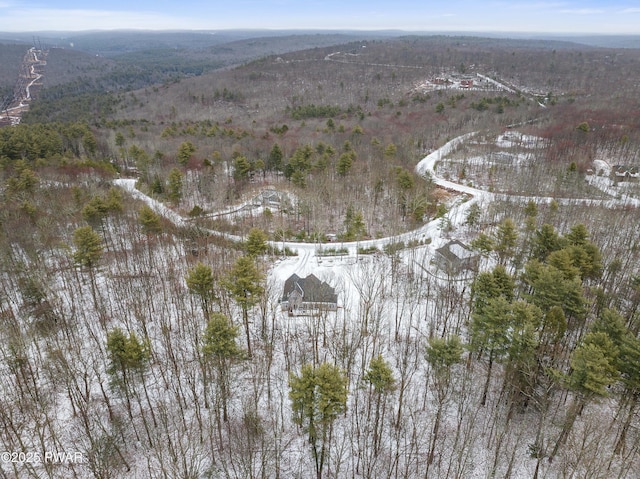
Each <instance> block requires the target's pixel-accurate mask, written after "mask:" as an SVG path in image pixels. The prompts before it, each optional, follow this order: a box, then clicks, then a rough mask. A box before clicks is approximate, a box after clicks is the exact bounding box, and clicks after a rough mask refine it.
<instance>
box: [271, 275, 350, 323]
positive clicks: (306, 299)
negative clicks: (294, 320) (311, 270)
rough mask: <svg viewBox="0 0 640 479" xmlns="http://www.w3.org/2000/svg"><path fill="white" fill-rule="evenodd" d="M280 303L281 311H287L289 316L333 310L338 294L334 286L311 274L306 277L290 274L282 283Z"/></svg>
mask: <svg viewBox="0 0 640 479" xmlns="http://www.w3.org/2000/svg"><path fill="white" fill-rule="evenodd" d="M280 305H281V307H282V311H288V312H289V316H296V315H306V314H313V313H315V312H320V311H335V310H336V309H337V308H338V295H337V294H336V291H335V289H334V288H332V287H331V286H330V285H329V284H328V283H326V282H325V281H320V280H319V279H318V278H317V277H316V276H314V275H313V274H310V275H309V276H307V277H306V278H301V277H300V276H298V275H297V274H292V275H291V276H290V277H289V279H287V280H286V281H285V283H284V291H283V294H282V299H281V301H280Z"/></svg>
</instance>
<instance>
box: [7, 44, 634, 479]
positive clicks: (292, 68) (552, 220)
mask: <svg viewBox="0 0 640 479" xmlns="http://www.w3.org/2000/svg"><path fill="white" fill-rule="evenodd" d="M116 40H117V41H116ZM183 40H184V41H187V39H183ZM101 41H102V40H101ZM104 41H106V40H104ZM112 41H113V43H111V45H113V46H112V47H110V48H112V49H114V50H115V49H116V46H117V45H119V44H120V43H118V42H120V39H114V40H112ZM148 41H149V43H145V44H144V45H142V46H141V48H140V49H139V50H137V51H131V52H126V53H122V54H119V55H110V56H109V57H108V58H106V57H103V56H95V54H88V53H82V52H77V51H73V50H69V49H66V48H65V49H51V50H50V52H49V56H48V57H47V68H46V72H45V88H43V89H42V91H41V94H40V96H39V98H38V99H37V100H36V101H34V102H33V103H32V105H31V108H30V111H29V114H27V115H25V116H24V119H23V120H24V121H23V122H22V123H21V124H20V125H17V126H14V127H7V128H2V129H0V164H1V165H2V168H1V169H0V174H1V178H0V179H1V181H2V195H1V197H0V206H1V207H0V223H1V224H2V229H1V230H0V233H1V235H0V292H1V294H0V323H1V324H2V327H0V377H1V379H2V380H1V381H0V424H2V425H3V427H2V428H0V452H2V451H6V452H4V453H3V454H2V455H1V457H0V459H1V461H0V471H2V475H3V476H4V477H8V478H24V477H43V476H47V477H52V478H67V477H79V478H85V477H95V478H119V477H123V478H124V477H127V478H130V477H133V478H138V477H139V478H146V477H171V478H173V477H193V478H200V477H212V478H218V477H220V478H222V477H224V478H247V477H293V478H297V477H299V478H305V477H310V476H314V475H315V477H319V478H343V477H351V478H371V479H373V478H381V477H387V478H392V477H395V478H399V477H403V478H418V477H420V478H424V477H428V478H432V477H434V478H450V477H458V478H486V477H504V478H514V479H515V478H523V479H524V478H556V477H567V478H570V477H571V478H582V477H602V478H604V477H618V478H632V477H635V474H636V471H638V470H640V435H638V430H640V429H639V427H640V422H639V418H638V397H640V396H639V395H638V393H639V391H640V368H639V367H638V365H639V364H640V336H639V332H640V321H639V317H638V306H639V305H640V288H639V285H640V261H639V260H640V257H639V254H640V253H639V251H640V249H639V248H638V235H637V224H638V220H639V219H640V218H639V209H638V206H639V205H640V186H639V183H638V176H640V175H639V174H638V168H639V167H640V157H639V155H638V151H639V150H640V149H639V146H640V133H639V132H640V124H639V121H640V115H638V111H640V109H639V106H640V104H639V103H638V98H637V94H636V93H637V85H636V83H637V78H638V74H639V73H640V71H638V70H639V69H640V61H639V60H640V51H638V50H634V49H624V50H623V49H611V48H595V47H588V46H580V45H576V44H573V43H568V42H560V41H549V40H544V41H531V40H521V39H517V40H516V39H495V38H492V39H487V38H480V37H459V36H451V37H449V36H430V37H419V36H409V37H401V38H386V39H381V38H377V39H372V38H370V37H368V38H360V39H357V40H355V39H353V38H349V39H346V40H345V39H344V38H342V37H336V36H329V37H327V38H313V37H309V36H302V37H301V36H291V37H282V38H273V37H272V38H264V39H249V40H247V39H244V40H240V41H238V42H234V43H227V44H225V45H215V46H210V47H206V48H200V46H198V48H187V46H186V45H181V46H180V48H179V49H178V50H171V54H169V51H168V50H166V49H164V48H165V47H166V45H161V48H160V49H158V50H148V47H149V46H158V45H157V44H156V42H157V41H159V39H158V38H149V39H148ZM188 41H191V40H188ZM307 41H308V42H311V43H306V42H307ZM335 42H339V43H335ZM107 44H108V43H107ZM102 45H103V48H106V47H105V46H104V45H106V44H102ZM183 47H184V48H185V49H184V50H182V49H181V48H183ZM118 48H120V47H118ZM122 48H124V46H123V47H122ZM163 59H164V60H163ZM193 68H201V69H200V70H197V71H196V70H191V69H193ZM293 275H296V276H293ZM310 275H313V276H310Z"/></svg>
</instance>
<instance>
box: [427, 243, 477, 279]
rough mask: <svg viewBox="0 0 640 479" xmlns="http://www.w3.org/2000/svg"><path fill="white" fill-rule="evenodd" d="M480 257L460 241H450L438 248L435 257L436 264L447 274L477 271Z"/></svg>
mask: <svg viewBox="0 0 640 479" xmlns="http://www.w3.org/2000/svg"><path fill="white" fill-rule="evenodd" d="M479 259H480V256H479V255H478V254H477V253H475V252H473V251H472V250H470V249H469V248H468V247H467V246H465V245H464V244H462V243H461V242H460V241H458V240H452V241H449V242H448V243H447V244H445V245H444V246H442V247H440V248H438V249H437V250H436V252H435V255H434V257H433V262H434V264H435V265H436V266H437V267H438V268H439V269H440V270H442V271H444V272H446V273H447V274H458V273H460V272H462V271H468V270H472V271H476V270H477V269H478V261H479Z"/></svg>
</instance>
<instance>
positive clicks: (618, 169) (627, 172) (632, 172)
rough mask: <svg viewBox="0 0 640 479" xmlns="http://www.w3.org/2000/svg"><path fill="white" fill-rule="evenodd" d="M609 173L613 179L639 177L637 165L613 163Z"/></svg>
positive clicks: (622, 179)
mask: <svg viewBox="0 0 640 479" xmlns="http://www.w3.org/2000/svg"><path fill="white" fill-rule="evenodd" d="M611 173H612V174H613V177H614V179H616V180H618V181H624V180H630V179H631V178H633V179H638V178H640V169H639V168H638V167H637V166H631V165H614V166H613V168H611Z"/></svg>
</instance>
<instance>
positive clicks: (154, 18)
mask: <svg viewBox="0 0 640 479" xmlns="http://www.w3.org/2000/svg"><path fill="white" fill-rule="evenodd" d="M131 28H136V29H151V30H166V29H179V30H182V29H193V30H220V29H237V28H242V29H244V28H247V29H253V28H261V29H263V28H264V29H326V30H336V29H338V30H340V29H349V30H382V29H398V30H408V31H421V32H424V31H469V32H483V31H484V32H491V31H492V32H553V33H607V34H640V0H633V1H632V0H610V1H608V0H599V1H594V0H580V1H574V0H570V1H545V0H541V1H535V0H512V1H509V0H495V1H492V0H488V1H485V0H475V1H471V0H439V1H437V2H435V1H426V0H394V1H390V0H389V1H381V0H339V1H338V0H225V1H219V0H180V1H175V0H133V1H132V0H106V1H101V2H96V1H93V2H92V1H90V0H89V1H81V0H35V1H34V0H28V1H23V0H0V31H12V32H22V31H43V30H59V31H69V30H74V31H75V30H93V29H102V30H113V29H131Z"/></svg>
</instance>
